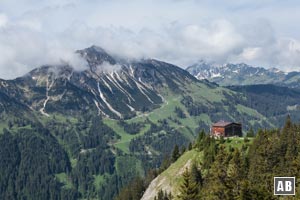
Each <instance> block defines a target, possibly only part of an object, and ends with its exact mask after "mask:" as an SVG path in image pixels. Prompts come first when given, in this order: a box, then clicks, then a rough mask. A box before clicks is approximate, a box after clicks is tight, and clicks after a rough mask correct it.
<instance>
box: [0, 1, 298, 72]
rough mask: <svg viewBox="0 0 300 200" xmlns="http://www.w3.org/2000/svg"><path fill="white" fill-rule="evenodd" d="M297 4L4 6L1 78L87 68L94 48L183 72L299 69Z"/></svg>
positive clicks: (15, 3)
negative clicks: (223, 67) (84, 53)
mask: <svg viewBox="0 0 300 200" xmlns="http://www.w3.org/2000/svg"><path fill="white" fill-rule="evenodd" d="M299 8H300V3H299V2H298V1H292V0H287V1H285V3H282V1H278V0H264V1H250V0H243V1H231V0H230V1H226V3H225V2H224V1H220V0H212V1H209V0H201V1H200V0H165V1H158V0H151V1H146V0H131V1H121V0H112V1H105V0H100V1H96V0H91V1H83V0H54V1H37V0H25V1H21V2H19V1H17V0H2V1H1V2H0V52H1V56H0V78H14V77H17V76H21V75H23V74H25V73H27V72H28V71H29V70H31V69H33V68H36V67H38V66H40V65H43V64H60V63H65V62H68V63H71V64H72V65H74V66H75V67H76V69H79V70H80V69H84V68H85V65H86V63H85V62H84V61H83V60H81V59H80V58H78V56H77V55H75V54H74V51H75V50H77V49H83V48H86V47H88V46H91V45H93V44H95V45H99V46H101V47H103V48H104V49H106V50H107V51H108V52H109V53H112V54H116V55H119V56H124V57H131V58H143V57H152V58H156V59H161V60H164V61H168V62H171V63H174V64H177V65H180V66H182V67H186V66H187V65H189V64H193V62H196V61H197V60H200V59H204V60H208V61H215V62H217V63H220V64H222V63H226V62H245V63H249V64H253V65H259V66H265V67H279V68H281V69H283V70H300V36H299V31H300V28H298V27H296V26H295V24H297V19H299V17H300V14H299V12H295V10H297V9H299Z"/></svg>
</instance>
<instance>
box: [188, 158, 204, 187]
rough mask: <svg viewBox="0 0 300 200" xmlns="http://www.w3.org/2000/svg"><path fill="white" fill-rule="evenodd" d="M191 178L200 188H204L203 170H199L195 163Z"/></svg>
mask: <svg viewBox="0 0 300 200" xmlns="http://www.w3.org/2000/svg"><path fill="white" fill-rule="evenodd" d="M191 177H192V180H193V181H194V182H195V183H197V184H198V185H199V186H202V184H203V177H202V174H201V170H199V169H198V167H197V164H196V163H195V162H193V164H192V167H191Z"/></svg>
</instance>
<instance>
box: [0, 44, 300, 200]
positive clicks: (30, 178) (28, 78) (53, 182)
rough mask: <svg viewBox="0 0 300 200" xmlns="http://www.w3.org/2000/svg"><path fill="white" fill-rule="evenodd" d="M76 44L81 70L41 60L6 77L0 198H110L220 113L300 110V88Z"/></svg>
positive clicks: (267, 123) (263, 122)
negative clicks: (243, 82)
mask: <svg viewBox="0 0 300 200" xmlns="http://www.w3.org/2000/svg"><path fill="white" fill-rule="evenodd" d="M76 53H78V54H79V55H80V56H81V57H82V58H83V59H85V60H86V62H87V64H88V66H87V67H86V69H85V70H81V71H77V70H75V69H74V68H73V67H72V66H70V65H67V64H65V65H56V66H53V65H44V66H41V67H39V68H36V69H34V70H32V71H31V72H29V73H28V74H26V75H24V76H22V77H18V78H16V79H13V80H0V119H1V120H0V127H1V130H0V146H1V147H2V148H0V157H1V158H2V159H1V160H0V177H5V178H3V179H0V199H24V198H25V199H53V198H55V199H77V198H85V199H91V198H98V199H105V200H106V199H113V197H114V196H115V195H116V194H117V193H118V191H120V189H121V188H122V187H123V186H125V185H126V184H128V183H129V182H130V181H131V180H132V179H133V178H134V177H136V176H145V174H146V172H147V171H148V170H149V169H153V168H156V167H157V166H160V165H161V163H162V161H163V159H164V158H165V157H166V155H170V153H171V151H172V149H173V148H174V146H175V145H179V146H186V145H188V144H189V143H190V142H191V141H192V140H193V139H194V138H195V136H196V135H197V134H198V132H199V131H200V130H201V129H203V130H206V131H207V132H208V131H209V128H210V125H211V124H212V123H213V122H215V121H218V120H228V121H237V122H241V123H242V124H243V129H244V132H245V131H247V130H248V129H250V127H252V128H254V129H259V128H266V127H275V126H276V125H278V124H282V123H283V121H282V119H283V118H284V117H285V116H286V115H287V114H288V113H290V114H291V115H294V116H295V117H298V118H300V116H299V112H298V108H299V105H298V99H299V98H300V92H299V91H298V90H297V89H292V88H287V87H283V86H273V85H260V86H257V87H258V88H261V89H259V90H253V89H252V88H251V87H250V86H249V88H245V87H243V86H241V87H221V86H219V85H218V84H215V83H212V82H209V81H207V80H198V79H196V78H195V77H194V76H193V75H191V74H190V73H189V72H188V71H186V70H183V69H182V68H180V67H178V66H175V65H173V64H170V63H166V62H163V61H159V60H155V59H141V60H128V59H121V58H118V57H117V56H112V55H110V54H109V53H107V52H106V51H105V50H104V49H102V48H100V47H97V46H91V47H89V48H86V49H83V50H78V51H76ZM270 91H271V92H270ZM258 96H259V97H261V98H257V97H258ZM283 96H285V97H288V100H286V101H282V98H283ZM269 98H272V101H270V100H269ZM277 102H280V104H278V105H277V104H276V103H277ZM11 152H13V153H14V156H11ZM15 183H16V184H15ZM45 185H47V187H44V186H45Z"/></svg>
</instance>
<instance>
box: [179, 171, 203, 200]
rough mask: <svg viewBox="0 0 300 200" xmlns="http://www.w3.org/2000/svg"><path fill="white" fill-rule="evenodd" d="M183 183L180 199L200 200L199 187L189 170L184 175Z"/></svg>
mask: <svg viewBox="0 0 300 200" xmlns="http://www.w3.org/2000/svg"><path fill="white" fill-rule="evenodd" d="M182 176H183V182H182V184H181V185H180V189H179V191H180V194H179V195H178V199H180V200H198V199H199V196H198V195H199V194H198V193H199V190H198V185H197V183H196V182H195V181H193V179H192V177H191V174H190V172H189V170H188V169H187V168H186V169H185V171H184V172H183V174H182Z"/></svg>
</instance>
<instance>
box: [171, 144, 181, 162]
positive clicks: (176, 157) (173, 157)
mask: <svg viewBox="0 0 300 200" xmlns="http://www.w3.org/2000/svg"><path fill="white" fill-rule="evenodd" d="M179 157H180V153H179V147H178V145H177V144H176V145H175V147H174V150H173V153H172V162H175V161H176V160H177V159H178V158H179Z"/></svg>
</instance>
